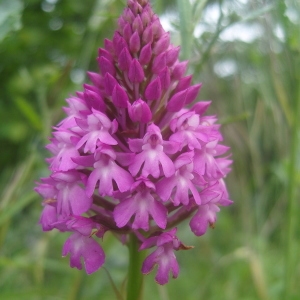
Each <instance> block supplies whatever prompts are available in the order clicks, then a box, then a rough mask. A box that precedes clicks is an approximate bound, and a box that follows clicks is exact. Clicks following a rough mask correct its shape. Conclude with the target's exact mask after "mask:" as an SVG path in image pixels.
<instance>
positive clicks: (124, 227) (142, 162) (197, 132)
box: [35, 0, 232, 284]
mask: <svg viewBox="0 0 300 300" xmlns="http://www.w3.org/2000/svg"><path fill="white" fill-rule="evenodd" d="M118 26H119V27H118V30H117V31H116V32H115V34H114V36H113V38H112V40H109V39H106V40H105V41H104V48H100V49H99V51H98V58H97V62H98V66H99V71H98V72H88V76H89V78H90V81H91V84H84V86H83V87H84V90H83V91H82V92H77V93H76V96H72V97H70V98H68V99H67V103H68V106H67V107H65V108H64V111H65V113H66V115H67V116H66V118H65V119H64V120H62V121H61V122H60V123H59V124H58V125H57V126H56V127H55V128H54V132H53V137H52V138H51V139H50V144H49V145H48V146H47V149H48V150H49V151H50V152H51V153H52V157H51V158H49V159H47V162H48V163H49V169H50V172H51V174H50V176H49V177H47V178H42V179H41V182H40V183H39V184H38V185H37V187H36V188H35V190H36V191H37V192H38V193H39V194H40V195H41V196H42V197H43V198H44V202H43V206H44V210H43V212H42V215H41V218H40V224H41V226H42V228H43V230H44V231H49V230H52V229H57V230H59V231H63V232H64V231H68V232H71V233H72V234H71V235H70V237H69V238H68V239H67V241H66V243H65V245H64V247H63V255H64V256H65V255H67V254H70V265H71V267H76V268H78V269H81V268H82V262H83V263H84V266H85V269H86V272H87V273H88V274H90V273H92V272H95V271H96V270H97V269H99V268H100V267H101V266H102V265H103V263H104V260H105V254H104V251H103V250H102V248H101V246H100V245H99V243H98V241H97V239H99V238H102V237H103V235H104V234H105V232H106V231H113V232H114V233H116V234H119V235H120V236H121V237H122V240H123V241H125V240H126V239H124V236H125V235H126V234H129V233H135V234H136V235H137V237H138V238H139V240H140V243H141V247H140V250H144V249H147V248H151V247H154V251H153V252H152V253H151V254H150V255H149V256H148V257H147V258H146V259H145V261H144V264H143V267H142V272H143V273H144V274H147V273H149V272H150V271H151V270H152V269H153V268H154V266H155V265H157V266H158V269H157V275H156V277H155V279H156V281H157V282H158V283H159V284H165V283H167V282H168V280H169V275H170V274H171V275H172V276H173V277H174V278H176V277H177V276H178V274H179V265H178V263H177V260H176V256H175V254H174V251H179V250H183V249H190V247H187V246H184V245H183V244H182V243H181V241H180V240H179V239H178V237H177V235H176V231H177V229H176V227H174V226H176V225H177V224H179V223H180V222H181V221H182V220H184V219H190V223H189V225H190V228H191V231H192V232H193V233H194V234H195V235H197V236H201V235H203V234H205V232H206V231H207V229H208V227H209V226H212V225H213V224H214V223H215V222H216V219H217V217H216V214H217V212H218V211H219V210H220V206H226V205H229V204H231V203H232V201H231V200H230V199H229V196H228V192H227V189H226V186H225V183H224V180H223V179H224V177H225V176H226V175H227V173H228V172H229V171H230V168H229V165H230V164H231V163H232V161H231V160H230V159H229V156H228V155H227V156H226V152H227V151H228V150H229V148H228V147H226V146H223V145H222V144H220V142H222V141H223V137H222V135H221V133H220V131H219V128H220V125H218V124H216V121H217V119H216V117H215V116H209V115H205V113H206V111H207V109H208V107H209V105H210V101H200V102H197V103H195V104H193V103H194V102H195V100H196V99H197V97H198V94H199V92H200V89H201V86H202V84H194V85H193V84H192V76H191V75H187V76H186V75H185V72H186V69H187V64H188V62H187V61H183V62H181V61H179V58H178V56H179V51H180V47H175V46H173V45H172V44H171V43H170V34H169V33H168V32H165V31H164V29H163V27H162V26H161V23H160V20H159V18H158V17H157V16H156V15H155V14H154V12H153V11H152V8H151V6H150V3H149V1H147V0H128V3H127V7H126V8H125V9H124V12H123V14H122V15H121V16H120V18H119V21H118ZM224 155H225V157H224Z"/></svg>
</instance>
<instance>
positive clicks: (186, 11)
mask: <svg viewBox="0 0 300 300" xmlns="http://www.w3.org/2000/svg"><path fill="white" fill-rule="evenodd" d="M177 6H178V11H179V19H180V37H181V58H182V59H188V58H189V57H190V53H191V48H192V40H193V18H192V17H193V15H192V5H191V3H190V1H187V0H177Z"/></svg>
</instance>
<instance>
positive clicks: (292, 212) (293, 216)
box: [284, 58, 300, 299]
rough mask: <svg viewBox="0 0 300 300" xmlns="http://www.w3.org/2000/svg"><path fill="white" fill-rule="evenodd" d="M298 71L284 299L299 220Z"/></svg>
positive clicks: (289, 283) (288, 288) (288, 292)
mask: <svg viewBox="0 0 300 300" xmlns="http://www.w3.org/2000/svg"><path fill="white" fill-rule="evenodd" d="M298 62H300V58H299V59H298ZM296 72H297V76H296V78H297V82H298V90H297V92H296V93H295V94H296V99H295V100H296V101H295V102H294V103H295V106H294V109H293V111H294V116H293V120H292V140H291V147H290V162H289V163H290V164H289V174H288V177H289V178H288V179H289V185H288V190H287V200H288V204H287V216H286V222H287V232H286V253H285V254H286V255H285V291H284V293H285V295H284V299H290V296H291V292H292V291H291V286H292V281H293V275H294V274H293V273H294V271H295V265H294V263H295V255H294V253H295V243H294V240H295V229H296V222H297V218H298V215H297V206H296V204H297V203H296V200H297V173H298V166H297V160H298V159H297V157H298V155H299V152H300V149H299V146H300V145H299V144H300V142H299V134H300V118H299V116H300V86H299V83H300V74H299V71H298V70H296Z"/></svg>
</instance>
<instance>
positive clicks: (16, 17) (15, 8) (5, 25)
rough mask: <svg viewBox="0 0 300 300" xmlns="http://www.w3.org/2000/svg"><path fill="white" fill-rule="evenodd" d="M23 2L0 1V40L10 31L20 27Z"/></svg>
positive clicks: (14, 0) (18, 0)
mask: <svg viewBox="0 0 300 300" xmlns="http://www.w3.org/2000/svg"><path fill="white" fill-rule="evenodd" d="M22 11H23V2H21V1H20V0H4V1H2V2H0V42H1V41H2V40H3V39H4V38H5V37H6V36H7V35H8V34H9V33H10V32H11V31H15V30H19V29H20V28H21V27H22V23H21V14H22Z"/></svg>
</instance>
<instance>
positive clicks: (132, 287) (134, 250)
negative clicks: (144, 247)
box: [126, 234, 144, 300]
mask: <svg viewBox="0 0 300 300" xmlns="http://www.w3.org/2000/svg"><path fill="white" fill-rule="evenodd" d="M138 248H139V243H138V239H137V237H136V236H135V235H134V234H131V235H130V237H129V245H128V250H129V268H128V282H127V298H126V299H127V300H141V299H142V287H143V275H142V273H141V266H142V262H143V259H144V254H143V252H139V251H138Z"/></svg>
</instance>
